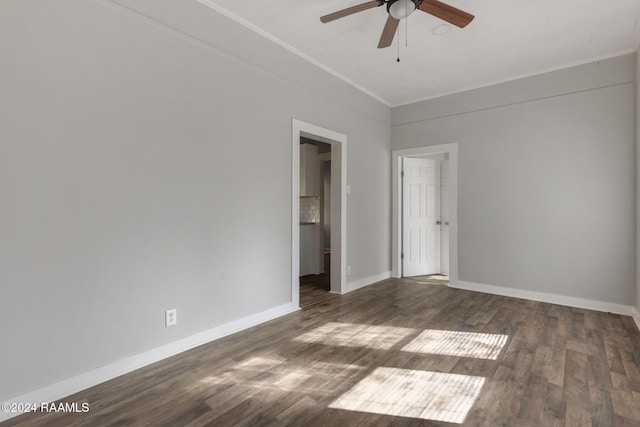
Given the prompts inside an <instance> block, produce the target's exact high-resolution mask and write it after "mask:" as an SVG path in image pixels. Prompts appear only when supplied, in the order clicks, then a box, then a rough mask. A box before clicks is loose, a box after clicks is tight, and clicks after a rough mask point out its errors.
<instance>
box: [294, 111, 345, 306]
mask: <svg viewBox="0 0 640 427" xmlns="http://www.w3.org/2000/svg"><path fill="white" fill-rule="evenodd" d="M291 127H292V131H291V154H292V157H291V183H292V185H291V302H292V303H293V304H294V305H295V306H296V307H299V306H300V275H299V273H300V265H299V263H300V137H301V136H303V137H305V138H309V139H313V140H316V141H320V142H325V143H327V144H331V255H330V259H331V272H330V281H331V292H332V293H337V294H343V293H345V292H346V283H347V179H346V177H347V136H346V135H344V134H341V133H339V132H336V131H333V130H330V129H325V128H323V127H321V126H316V125H313V124H311V123H306V122H303V121H301V120H297V119H292V121H291Z"/></svg>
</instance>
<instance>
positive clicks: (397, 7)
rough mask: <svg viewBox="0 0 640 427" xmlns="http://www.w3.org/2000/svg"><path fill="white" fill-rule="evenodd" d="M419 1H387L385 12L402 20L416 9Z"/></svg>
mask: <svg viewBox="0 0 640 427" xmlns="http://www.w3.org/2000/svg"><path fill="white" fill-rule="evenodd" d="M418 2H419V0H389V1H388V2H387V12H389V15H391V16H393V17H394V18H396V19H404V18H406V17H407V16H409V15H411V14H412V13H413V11H415V10H416V9H417V8H418Z"/></svg>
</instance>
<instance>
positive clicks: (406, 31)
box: [404, 17, 409, 47]
mask: <svg viewBox="0 0 640 427" xmlns="http://www.w3.org/2000/svg"><path fill="white" fill-rule="evenodd" d="M407 18H408V17H407ZM404 47H409V19H405V20H404Z"/></svg>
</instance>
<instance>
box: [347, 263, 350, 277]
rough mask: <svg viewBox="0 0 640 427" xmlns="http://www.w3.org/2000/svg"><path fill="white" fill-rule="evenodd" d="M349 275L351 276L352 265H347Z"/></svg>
mask: <svg viewBox="0 0 640 427" xmlns="http://www.w3.org/2000/svg"><path fill="white" fill-rule="evenodd" d="M347 276H351V266H350V265H347Z"/></svg>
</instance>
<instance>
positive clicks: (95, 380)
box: [0, 303, 300, 422]
mask: <svg viewBox="0 0 640 427" xmlns="http://www.w3.org/2000/svg"><path fill="white" fill-rule="evenodd" d="M299 309H300V308H299V307H297V306H295V305H293V303H288V304H284V305H281V306H279V307H275V308H272V309H269V310H266V311H263V312H260V313H256V314H253V315H251V316H247V317H244V318H242V319H238V320H234V321H232V322H229V323H225V324H224V325H220V326H217V327H215V328H212V329H209V330H206V331H203V332H199V333H197V334H195V335H191V336H189V337H186V338H182V339H180V340H178V341H174V342H172V343H169V344H166V345H163V346H160V347H157V348H154V349H151V350H149V351H145V352H144V353H140V354H138V355H135V356H132V357H128V358H126V359H123V360H118V361H116V362H113V363H110V364H109V365H107V366H103V367H101V368H98V369H94V370H92V371H88V372H85V373H82V374H80V375H76V376H75V377H72V378H68V379H66V380H63V381H60V382H58V383H55V384H51V385H49V386H46V387H43V388H40V389H38V390H34V391H31V392H28V393H25V394H23V395H21V396H16V397H14V398H12V399H8V400H6V401H5V402H7V403H27V402H28V403H34V402H36V403H41V402H53V401H56V400H59V399H62V398H64V397H66V396H69V395H71V394H74V393H77V392H79V391H82V390H85V389H87V388H89V387H93V386H95V385H97V384H100V383H103V382H105V381H108V380H110V379H113V378H116V377H118V376H120V375H123V374H126V373H128V372H131V371H134V370H136V369H139V368H142V367H143V366H147V365H150V364H152V363H155V362H158V361H160V360H162V359H166V358H168V357H171V356H174V355H176V354H179V353H182V352H183V351H187V350H190V349H192V348H194V347H198V346H200V345H202V344H206V343H208V342H211V341H214V340H217V339H219V338H222V337H225V336H227V335H231V334H233V333H236V332H239V331H242V330H244V329H247V328H250V327H252V326H256V325H259V324H260V323H264V322H267V321H269V320H272V319H275V318H278V317H281V316H284V315H285V314H289V313H293V312H295V311H297V310H299ZM18 415H20V413H10V412H2V411H0V422H2V421H6V420H8V419H9V418H13V417H15V416H18Z"/></svg>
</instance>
